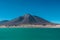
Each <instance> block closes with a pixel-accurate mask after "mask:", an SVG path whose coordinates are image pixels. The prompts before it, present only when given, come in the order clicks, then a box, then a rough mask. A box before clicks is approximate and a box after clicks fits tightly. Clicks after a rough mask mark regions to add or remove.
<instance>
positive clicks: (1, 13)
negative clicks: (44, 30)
mask: <svg viewBox="0 0 60 40" xmlns="http://www.w3.org/2000/svg"><path fill="white" fill-rule="evenodd" d="M26 13H30V14H32V15H37V16H39V17H42V18H44V19H46V20H49V21H51V22H55V23H60V0H0V20H5V19H6V20H11V19H13V18H16V17H19V16H22V15H24V14H26Z"/></svg>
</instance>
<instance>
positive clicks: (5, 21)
mask: <svg viewBox="0 0 60 40" xmlns="http://www.w3.org/2000/svg"><path fill="white" fill-rule="evenodd" d="M7 22H9V21H8V20H3V21H0V25H3V24H5V23H7Z"/></svg>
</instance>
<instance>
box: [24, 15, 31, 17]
mask: <svg viewBox="0 0 60 40" xmlns="http://www.w3.org/2000/svg"><path fill="white" fill-rule="evenodd" d="M29 16H32V15H31V14H25V15H24V17H29Z"/></svg>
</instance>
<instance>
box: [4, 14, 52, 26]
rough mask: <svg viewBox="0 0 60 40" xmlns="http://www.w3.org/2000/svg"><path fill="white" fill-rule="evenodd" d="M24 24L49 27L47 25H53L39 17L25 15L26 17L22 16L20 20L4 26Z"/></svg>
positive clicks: (17, 19)
mask: <svg viewBox="0 0 60 40" xmlns="http://www.w3.org/2000/svg"><path fill="white" fill-rule="evenodd" d="M23 24H34V25H40V24H42V25H47V24H53V23H51V22H49V21H47V20H45V19H43V18H41V17H38V16H33V15H30V14H25V15H24V16H20V17H18V18H15V19H13V20H11V21H9V22H7V23H5V24H4V25H9V26H12V25H16V26H17V25H23Z"/></svg>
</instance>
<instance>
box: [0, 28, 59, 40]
mask: <svg viewBox="0 0 60 40" xmlns="http://www.w3.org/2000/svg"><path fill="white" fill-rule="evenodd" d="M0 40H60V29H59V28H0Z"/></svg>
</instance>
